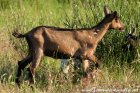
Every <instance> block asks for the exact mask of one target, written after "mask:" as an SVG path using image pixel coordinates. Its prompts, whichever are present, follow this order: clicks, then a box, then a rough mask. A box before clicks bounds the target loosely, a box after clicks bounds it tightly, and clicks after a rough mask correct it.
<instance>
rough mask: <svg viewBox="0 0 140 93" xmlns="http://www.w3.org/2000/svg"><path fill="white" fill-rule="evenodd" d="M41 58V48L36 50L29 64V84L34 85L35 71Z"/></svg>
mask: <svg viewBox="0 0 140 93" xmlns="http://www.w3.org/2000/svg"><path fill="white" fill-rule="evenodd" d="M42 56H43V50H42V49H41V48H38V49H36V51H35V53H34V55H33V61H32V63H31V64H30V71H29V78H30V80H29V82H30V84H31V83H35V70H36V68H37V67H38V65H39V63H40V61H41V58H42Z"/></svg>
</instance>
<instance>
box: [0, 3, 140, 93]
mask: <svg viewBox="0 0 140 93" xmlns="http://www.w3.org/2000/svg"><path fill="white" fill-rule="evenodd" d="M105 4H106V5H107V6H108V7H109V8H110V9H112V10H116V11H117V12H118V14H119V15H120V17H121V20H122V21H123V23H124V24H125V27H126V28H125V32H123V33H122V32H119V31H116V30H110V31H108V32H107V34H106V35H105V36H104V38H103V39H102V41H101V42H100V44H99V45H98V47H97V51H96V55H97V56H98V57H99V58H100V60H101V62H102V66H101V68H100V71H98V73H96V74H95V78H93V80H91V81H90V82H88V84H87V85H85V84H83V83H79V84H72V82H71V81H72V76H73V72H72V71H69V73H68V75H65V74H63V73H62V72H61V71H60V61H59V60H54V59H51V58H48V57H44V58H43V60H42V62H41V64H40V66H39V67H38V69H37V72H36V83H35V84H34V85H33V88H31V87H29V86H28V84H27V83H26V82H24V80H25V79H26V78H27V76H26V75H27V72H26V70H25V71H24V75H23V76H22V80H23V82H22V85H21V88H20V89H19V88H18V87H17V86H16V84H15V83H14V80H15V74H16V70H17V61H18V60H21V59H22V58H24V57H25V55H26V54H27V48H28V47H27V43H26V41H25V40H23V39H16V38H14V37H13V36H12V35H11V34H12V32H13V31H19V32H21V33H25V32H28V31H30V30H31V29H32V28H33V27H36V26H39V25H48V26H58V27H65V28H82V27H87V28H88V27H92V26H94V25H96V24H97V23H98V22H100V20H101V19H102V18H103V17H104V13H103V7H104V5H105ZM136 24H138V26H139V27H138V28H137V34H138V35H139V30H140V1H139V0H0V93H74V92H75V93H80V92H83V93H90V92H91V90H94V88H97V89H130V90H131V92H132V90H134V89H136V90H135V93H138V91H139V92H140V58H137V59H133V60H131V63H128V62H127V61H128V58H131V56H133V55H131V53H128V54H124V53H123V52H122V49H121V45H122V44H124V43H125V42H124V36H125V35H126V34H127V33H128V32H129V31H130V30H131V29H132V27H136ZM71 70H72V66H71ZM138 89H139V90H138ZM86 90H87V91H86ZM131 92H129V93H131ZM133 92H134V91H133ZM100 93H104V92H100ZM105 93H108V92H105ZM110 93H113V92H110ZM117 93H120V92H117Z"/></svg>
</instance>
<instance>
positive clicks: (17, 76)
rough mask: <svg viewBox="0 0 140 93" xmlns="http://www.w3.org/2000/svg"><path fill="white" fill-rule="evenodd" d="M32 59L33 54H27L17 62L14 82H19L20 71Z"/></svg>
mask: <svg viewBox="0 0 140 93" xmlns="http://www.w3.org/2000/svg"><path fill="white" fill-rule="evenodd" d="M32 59H33V56H32V55H28V56H27V57H26V58H24V59H23V60H21V61H19V62H18V70H17V74H16V80H15V82H16V84H18V85H19V83H20V81H19V78H20V76H21V72H22V70H23V69H24V68H25V67H26V66H27V65H28V64H29V63H30V62H31V61H32Z"/></svg>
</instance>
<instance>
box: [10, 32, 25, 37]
mask: <svg viewBox="0 0 140 93" xmlns="http://www.w3.org/2000/svg"><path fill="white" fill-rule="evenodd" d="M12 35H13V36H14V37H16V38H24V37H26V35H24V34H20V33H18V32H13V33H12Z"/></svg>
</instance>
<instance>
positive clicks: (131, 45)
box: [122, 28, 140, 51]
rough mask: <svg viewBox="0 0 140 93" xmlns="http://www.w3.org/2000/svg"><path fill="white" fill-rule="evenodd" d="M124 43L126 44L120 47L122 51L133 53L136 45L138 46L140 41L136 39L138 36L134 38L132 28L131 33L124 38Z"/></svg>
mask: <svg viewBox="0 0 140 93" xmlns="http://www.w3.org/2000/svg"><path fill="white" fill-rule="evenodd" d="M125 41H126V44H124V45H123V46H122V48H123V50H124V51H128V50H130V51H133V50H135V49H136V47H137V46H138V45H140V39H138V36H136V29H135V28H133V29H132V31H130V32H129V33H128V35H126V36H125Z"/></svg>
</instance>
